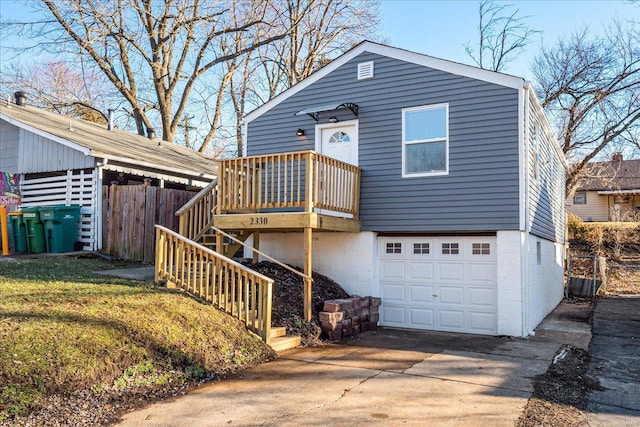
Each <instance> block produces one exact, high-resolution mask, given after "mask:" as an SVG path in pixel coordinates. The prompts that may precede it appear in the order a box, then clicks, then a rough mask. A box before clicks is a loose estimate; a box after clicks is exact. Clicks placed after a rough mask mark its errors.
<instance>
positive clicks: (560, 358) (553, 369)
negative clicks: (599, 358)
mask: <svg viewBox="0 0 640 427" xmlns="http://www.w3.org/2000/svg"><path fill="white" fill-rule="evenodd" d="M590 360H591V358H590V356H589V353H588V352H587V351H586V350H583V349H581V348H577V347H574V346H571V345H563V346H562V347H561V348H560V349H559V350H558V353H556V355H555V357H554V359H553V361H552V363H551V365H550V366H549V369H548V370H547V372H545V373H544V374H542V375H539V376H538V377H536V378H535V380H534V391H533V396H532V397H531V399H529V402H528V403H527V406H526V407H525V410H524V412H523V413H522V415H521V416H520V418H519V419H518V421H517V423H516V426H517V427H534V426H535V427H538V426H560V427H569V426H571V427H574V426H575V427H577V426H588V425H589V424H588V423H587V421H586V418H585V415H584V412H583V410H584V409H586V405H587V395H588V394H589V392H590V391H592V390H599V389H600V386H599V384H598V382H597V381H595V380H593V379H592V378H590V377H589V376H588V375H587V370H588V368H589V363H590Z"/></svg>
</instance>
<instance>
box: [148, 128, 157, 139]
mask: <svg viewBox="0 0 640 427" xmlns="http://www.w3.org/2000/svg"><path fill="white" fill-rule="evenodd" d="M147 138H149V139H156V130H155V129H154V128H147Z"/></svg>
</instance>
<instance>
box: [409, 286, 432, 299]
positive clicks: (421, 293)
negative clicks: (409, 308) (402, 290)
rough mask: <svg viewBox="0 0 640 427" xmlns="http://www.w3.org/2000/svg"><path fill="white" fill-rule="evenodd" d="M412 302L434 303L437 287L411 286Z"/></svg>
mask: <svg viewBox="0 0 640 427" xmlns="http://www.w3.org/2000/svg"><path fill="white" fill-rule="evenodd" d="M409 289H410V293H409V294H410V295H411V301H413V302H423V303H432V302H433V301H434V298H433V295H434V294H435V287H434V286H433V285H410V287H409Z"/></svg>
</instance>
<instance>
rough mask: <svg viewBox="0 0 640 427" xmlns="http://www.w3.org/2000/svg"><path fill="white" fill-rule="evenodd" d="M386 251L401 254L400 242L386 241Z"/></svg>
mask: <svg viewBox="0 0 640 427" xmlns="http://www.w3.org/2000/svg"><path fill="white" fill-rule="evenodd" d="M386 253H388V254H401V253H402V243H400V242H391V243H387V246H386Z"/></svg>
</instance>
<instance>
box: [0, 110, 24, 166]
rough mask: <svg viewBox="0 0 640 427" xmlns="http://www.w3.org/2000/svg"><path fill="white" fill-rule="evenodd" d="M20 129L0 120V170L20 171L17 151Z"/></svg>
mask: <svg viewBox="0 0 640 427" xmlns="http://www.w3.org/2000/svg"><path fill="white" fill-rule="evenodd" d="M19 139H20V130H19V129H18V128H17V127H16V126H13V125H10V124H8V123H6V122H4V121H0V172H6V173H20V171H19V170H18V153H19V147H20V143H19Z"/></svg>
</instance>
